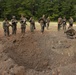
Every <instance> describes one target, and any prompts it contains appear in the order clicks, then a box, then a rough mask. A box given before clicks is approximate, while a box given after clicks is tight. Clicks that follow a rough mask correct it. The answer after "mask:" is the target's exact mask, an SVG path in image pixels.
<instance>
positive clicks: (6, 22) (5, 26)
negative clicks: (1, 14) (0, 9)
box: [3, 18, 10, 36]
mask: <svg viewBox="0 0 76 75" xmlns="http://www.w3.org/2000/svg"><path fill="white" fill-rule="evenodd" d="M9 26H10V24H9V22H8V20H7V18H5V20H4V21H3V29H4V35H5V36H6V35H7V36H9Z"/></svg>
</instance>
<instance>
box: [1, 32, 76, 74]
mask: <svg viewBox="0 0 76 75" xmlns="http://www.w3.org/2000/svg"><path fill="white" fill-rule="evenodd" d="M1 40H2V44H3V45H4V47H3V51H2V52H3V54H2V53H1V56H0V58H1V61H2V63H0V73H2V72H3V70H5V71H4V72H3V73H6V72H8V71H9V73H10V72H12V73H13V72H14V73H16V75H52V72H53V71H55V73H57V69H60V73H61V75H64V74H65V75H75V74H76V71H75V70H76V67H74V66H75V65H76V64H75V63H76V54H75V49H76V46H75V44H76V39H68V38H66V36H65V35H64V33H63V32H52V33H51V32H45V34H40V33H39V32H35V33H26V34H25V35H21V34H18V35H17V36H12V37H9V38H2V39H1ZM7 41H8V42H7ZM1 61H0V62H1ZM3 64H5V66H6V67H5V66H4V67H3V66H1V65H3ZM66 69H67V70H66ZM68 71H70V72H71V73H68V74H67V72H68ZM24 72H25V73H24ZM20 73H21V74H20Z"/></svg>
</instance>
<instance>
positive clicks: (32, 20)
mask: <svg viewBox="0 0 76 75" xmlns="http://www.w3.org/2000/svg"><path fill="white" fill-rule="evenodd" d="M29 22H30V30H31V32H33V31H34V29H35V21H34V19H33V18H32V17H31V18H30V19H29Z"/></svg>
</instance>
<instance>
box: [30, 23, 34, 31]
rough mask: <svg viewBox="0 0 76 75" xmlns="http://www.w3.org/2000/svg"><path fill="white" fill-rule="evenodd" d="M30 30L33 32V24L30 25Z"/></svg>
mask: <svg viewBox="0 0 76 75" xmlns="http://www.w3.org/2000/svg"><path fill="white" fill-rule="evenodd" d="M30 31H31V32H34V25H33V24H31V25H30Z"/></svg>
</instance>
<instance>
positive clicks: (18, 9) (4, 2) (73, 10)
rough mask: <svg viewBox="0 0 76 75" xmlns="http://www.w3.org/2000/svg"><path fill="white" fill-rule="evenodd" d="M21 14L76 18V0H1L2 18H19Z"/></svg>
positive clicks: (52, 18)
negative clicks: (13, 16)
mask: <svg viewBox="0 0 76 75" xmlns="http://www.w3.org/2000/svg"><path fill="white" fill-rule="evenodd" d="M21 14H23V15H25V16H26V17H27V18H29V17H30V16H34V18H36V19H38V18H40V17H41V16H42V15H43V14H45V15H46V16H50V18H51V20H57V18H58V17H59V16H61V17H64V16H65V17H66V18H67V19H68V18H69V17H70V16H72V17H73V18H74V19H76V0H0V18H4V17H7V18H9V19H11V17H12V15H15V16H17V17H18V19H19V18H20V15H21Z"/></svg>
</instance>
